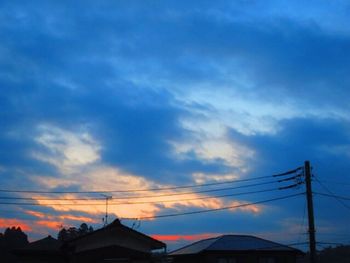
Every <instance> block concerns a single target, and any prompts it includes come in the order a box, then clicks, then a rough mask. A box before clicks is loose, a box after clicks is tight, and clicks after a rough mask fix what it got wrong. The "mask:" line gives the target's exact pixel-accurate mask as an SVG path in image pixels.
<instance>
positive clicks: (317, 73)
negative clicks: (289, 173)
mask: <svg viewBox="0 0 350 263" xmlns="http://www.w3.org/2000/svg"><path fill="white" fill-rule="evenodd" d="M349 15H350V5H349V3H348V2H347V1H331V2H330V1H308V3H304V2H302V1H243V0H242V1H215V3H214V2H213V1H201V2H200V3H199V2H197V1H124V2H123V1H99V2H98V3H97V2H96V1H74V3H72V2H70V1H67V2H65V1H45V2H43V1H31V2H30V3H28V2H23V1H2V3H1V4H0V39H1V42H0V69H1V70H0V89H1V92H0V127H1V129H0V184H1V188H2V189H15V190H16V189H22V190H23V189H24V190H47V191H88V190H95V191H96V190H106V191H107V190H115V189H117V190H119V189H144V188H152V187H153V188H154V187H169V186H177V185H191V184H197V183H207V182H216V181H224V180H232V179H246V178H254V177H257V176H265V175H271V174H273V173H276V172H283V171H286V170H288V169H293V168H295V167H298V166H300V165H303V162H304V161H305V160H310V161H311V163H312V165H313V167H314V170H313V171H314V174H315V176H316V177H317V178H319V179H320V180H321V181H323V182H324V184H326V186H327V187H328V188H329V189H330V190H331V191H333V192H334V193H336V194H339V195H341V196H347V197H348V195H347V193H348V192H349V184H350V177H349V174H348V171H349V170H350V162H349V160H350V118H349V116H350V114H349V111H350V104H349V97H350V89H349V85H350V74H349V73H350V72H349V68H350V30H349V27H348V22H347V18H348V17H349ZM314 187H315V191H318V192H325V189H323V188H321V186H320V185H318V184H317V182H315V183H314ZM261 189H262V187H260V188H255V190H261ZM298 191H299V192H300V191H303V189H302V188H301V189H297V190H290V192H289V193H291V194H293V193H297V192H298ZM168 193H169V194H172V193H173V192H168ZM225 193H228V192H227V191H226V192H225ZM280 195H281V194H280V193H264V194H259V195H258V194H256V195H247V196H242V197H239V198H232V197H231V198H216V199H208V200H205V201H203V200H202V199H199V200H197V201H194V202H183V201H179V202H178V203H168V204H163V205H161V204H140V205H135V206H130V205H125V206H119V207H118V206H113V207H110V213H111V216H113V217H116V216H118V217H142V216H149V215H151V216H152V215H161V214H166V213H170V212H174V211H175V212H178V213H181V212H185V211H194V210H201V209H215V208H218V207H223V206H227V205H232V204H240V203H245V202H255V201H259V200H264V199H269V198H274V197H276V196H280ZM2 196H3V197H4V196H6V197H32V198H34V199H39V198H40V197H41V198H42V197H43V196H41V195H38V194H37V195H33V194H32V195H28V194H14V193H3V194H2ZM184 196H187V198H188V197H190V198H198V197H203V195H202V194H198V193H189V194H186V195H184ZM184 196H182V198H184ZM63 197H64V198H67V197H69V198H75V197H77V196H76V195H74V194H67V195H64V196H63ZM167 198H168V197H167ZM179 198H180V197H179ZM163 199H164V198H163ZM200 200H201V201H200ZM3 201H4V200H3ZM37 202H39V203H40V202H41V201H40V200H37ZM343 202H344V203H343V204H341V203H340V202H339V201H337V200H335V199H331V198H327V197H324V196H315V214H316V226H317V233H318V239H319V240H321V241H325V242H343V243H349V242H350V232H349V230H347V229H346V222H348V220H349V218H350V211H349V207H348V206H350V204H349V201H343ZM41 204H42V205H41V206H22V205H17V206H13V205H1V209H0V217H1V221H0V227H2V228H4V227H6V226H8V225H9V224H21V225H22V226H23V227H24V228H25V229H27V232H28V233H29V235H30V236H31V237H32V238H33V239H35V238H39V237H42V236H44V235H46V234H47V233H53V234H54V233H56V232H57V231H58V229H59V227H60V226H61V225H64V226H70V225H77V224H78V223H79V222H81V221H82V220H85V221H88V223H91V224H93V225H94V226H95V227H99V226H101V217H102V216H103V213H104V207H103V206H97V207H93V206H86V205H81V206H74V207H65V206H62V205H61V206H57V205H49V204H47V203H45V202H44V203H41ZM344 204H345V205H344ZM304 207H305V201H304V198H303V197H302V196H301V197H297V198H295V199H293V200H287V201H286V200H281V201H278V202H275V203H266V204H264V205H258V206H254V207H253V206H252V207H247V208H246V209H235V210H229V211H221V212H213V213H208V214H201V215H193V216H181V217H174V218H167V219H157V220H150V221H142V222H141V225H140V227H139V228H138V229H139V230H140V231H142V232H145V233H147V234H152V235H157V236H158V237H160V238H163V240H167V238H168V241H169V242H170V243H171V244H172V245H174V246H175V245H176V244H177V245H179V244H182V243H184V242H186V241H189V240H194V239H196V238H200V237H203V236H205V235H207V236H210V235H218V234H225V233H245V234H256V235H260V236H263V237H267V238H270V239H272V240H276V241H284V242H285V243H295V242H303V241H305V240H306V235H305V234H303V233H305V232H306V230H305V226H306V225H305V224H303V221H305V220H303V218H304V216H303V214H304ZM330 209H331V211H332V213H329V211H330ZM124 223H125V224H128V225H132V224H133V222H130V221H125V222H124ZM174 240H175V241H174Z"/></svg>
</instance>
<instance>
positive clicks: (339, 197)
mask: <svg viewBox="0 0 350 263" xmlns="http://www.w3.org/2000/svg"><path fill="white" fill-rule="evenodd" d="M313 193H314V194H316V195H322V196H327V197H333V198H338V199H342V200H350V197H346V196H340V195H333V194H326V193H320V192H313Z"/></svg>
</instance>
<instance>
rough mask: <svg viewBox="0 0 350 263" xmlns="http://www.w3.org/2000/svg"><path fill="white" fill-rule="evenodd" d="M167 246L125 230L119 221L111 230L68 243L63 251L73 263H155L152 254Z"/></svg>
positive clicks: (111, 226) (107, 228)
mask: <svg viewBox="0 0 350 263" xmlns="http://www.w3.org/2000/svg"><path fill="white" fill-rule="evenodd" d="M165 248H166V245H165V244H164V243H163V242H161V241H158V240H156V239H154V238H152V237H150V236H147V235H145V234H142V233H140V232H138V231H136V230H134V229H131V228H129V227H127V226H124V225H122V224H121V223H120V221H119V220H118V219H116V220H115V221H114V222H113V223H111V224H109V225H108V226H106V227H104V228H101V229H98V230H96V231H93V232H91V233H88V234H86V235H84V236H80V237H77V238H75V239H72V240H70V241H67V242H66V243H65V244H64V246H63V250H64V252H65V253H66V255H67V256H68V258H69V262H71V263H80V262H84V263H95V262H96V263H97V262H98V263H100V262H110V263H112V262H130V263H131V262H132V263H144V262H145V263H147V262H153V259H152V251H155V250H163V251H164V252H165Z"/></svg>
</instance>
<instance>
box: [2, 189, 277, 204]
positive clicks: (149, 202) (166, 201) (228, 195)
mask: <svg viewBox="0 0 350 263" xmlns="http://www.w3.org/2000/svg"><path fill="white" fill-rule="evenodd" d="M278 190H281V189H280V188H269V189H264V190H258V191H249V192H240V193H233V194H224V195H216V196H204V197H203V196H202V197H196V198H185V199H175V200H155V201H136V202H109V203H108V205H129V204H153V203H171V202H173V203H176V202H185V201H194V200H202V199H215V198H223V197H232V196H240V195H248V194H257V193H265V192H272V191H278ZM26 200H27V199H26ZM30 200H33V201H43V200H46V199H30ZM57 200H58V199H57ZM73 200H74V199H73ZM78 200H79V199H78ZM91 200H93V199H91ZM64 201H67V200H64ZM0 204H3V205H52V206H54V205H62V206H64V205H68V206H69V205H73V206H79V205H81V206H84V205H105V203H23V202H0Z"/></svg>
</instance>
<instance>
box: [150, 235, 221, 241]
mask: <svg viewBox="0 0 350 263" xmlns="http://www.w3.org/2000/svg"><path fill="white" fill-rule="evenodd" d="M220 235H221V234H218V233H204V234H194V235H181V234H179V235H157V234H155V235H151V237H153V238H155V239H158V240H161V241H165V242H176V241H179V240H186V241H197V240H201V239H206V238H211V237H217V236H220Z"/></svg>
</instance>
